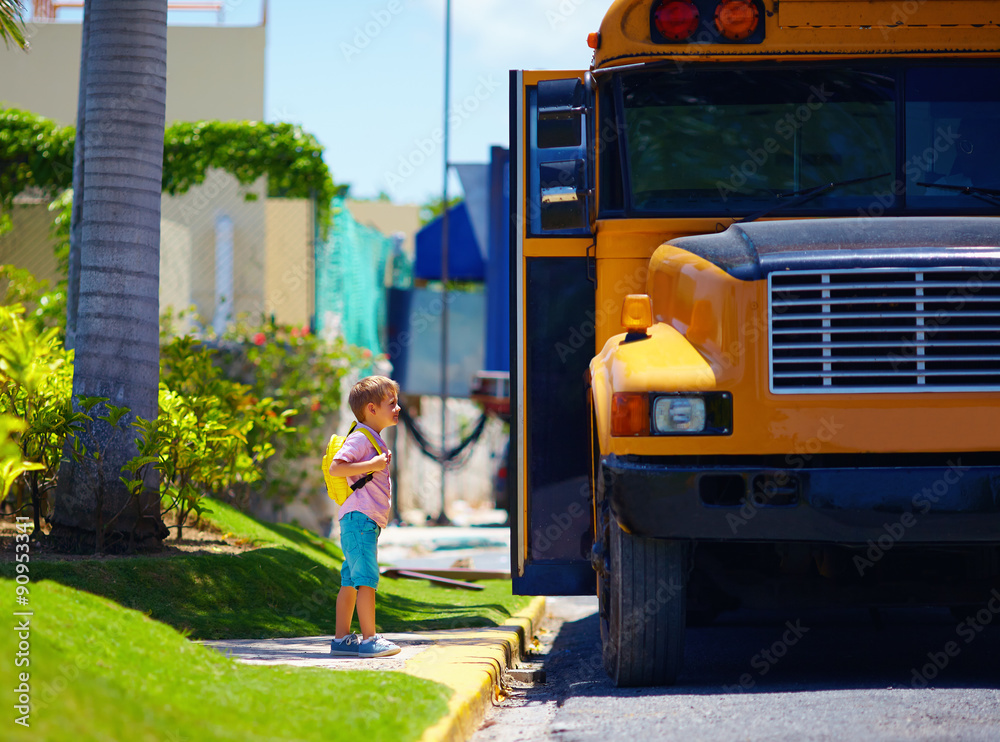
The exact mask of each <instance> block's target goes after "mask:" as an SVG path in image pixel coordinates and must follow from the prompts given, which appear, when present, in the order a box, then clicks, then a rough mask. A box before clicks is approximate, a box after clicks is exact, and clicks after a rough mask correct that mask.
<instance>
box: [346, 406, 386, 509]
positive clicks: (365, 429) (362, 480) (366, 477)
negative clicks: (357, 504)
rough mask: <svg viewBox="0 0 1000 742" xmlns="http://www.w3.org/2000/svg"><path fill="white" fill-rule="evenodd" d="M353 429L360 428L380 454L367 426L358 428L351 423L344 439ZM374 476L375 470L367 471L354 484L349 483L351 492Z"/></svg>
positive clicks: (380, 451)
mask: <svg viewBox="0 0 1000 742" xmlns="http://www.w3.org/2000/svg"><path fill="white" fill-rule="evenodd" d="M355 430H360V431H361V432H362V433H364V434H365V437H366V438H367V439H368V440H369V441H370V442H371V444H372V446H374V447H375V450H376V451H377V452H378V454H379V455H382V447H381V446H379V444H378V441H376V440H375V436H374V435H372V432H371V431H370V430H368V428H358V424H357V422H353V423H351V429H350V430H348V431H347V435H346V436H344V440H345V441H346V440H347V438H349V437H350V435H351V433H353V432H354V431H355ZM374 477H375V472H373V471H370V472H368V473H367V474H365V475H364V476H363V477H361V478H360V479H359V480H358V481H356V482H355V483H354V484H352V485H351V492H357V491H358V490H359V489H361V488H362V487H364V486H365V485H366V484H368V483H369V482H370V481H372V479H373V478H374Z"/></svg>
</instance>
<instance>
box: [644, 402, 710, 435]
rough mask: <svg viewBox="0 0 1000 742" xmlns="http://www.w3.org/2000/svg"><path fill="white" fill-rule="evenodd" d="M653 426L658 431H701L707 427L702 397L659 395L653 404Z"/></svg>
mask: <svg viewBox="0 0 1000 742" xmlns="http://www.w3.org/2000/svg"><path fill="white" fill-rule="evenodd" d="M653 428H654V430H655V431H656V432H657V433H700V432H702V431H703V430H704V429H705V400H704V399H703V398H702V397H659V398H658V399H657V400H656V402H655V403H654V404H653Z"/></svg>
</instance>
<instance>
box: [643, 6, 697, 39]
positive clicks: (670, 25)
mask: <svg viewBox="0 0 1000 742" xmlns="http://www.w3.org/2000/svg"><path fill="white" fill-rule="evenodd" d="M653 22H654V23H655V24H656V30H657V31H659V32H660V34H661V35H662V36H663V38H665V39H669V40H670V41H687V40H688V39H690V38H691V37H692V36H693V35H694V32H695V31H697V30H698V24H699V23H700V22H701V14H700V13H699V12H698V7H697V6H696V5H695V4H694V3H693V2H691V0H660V5H659V7H658V8H657V9H656V10H655V11H654V12H653Z"/></svg>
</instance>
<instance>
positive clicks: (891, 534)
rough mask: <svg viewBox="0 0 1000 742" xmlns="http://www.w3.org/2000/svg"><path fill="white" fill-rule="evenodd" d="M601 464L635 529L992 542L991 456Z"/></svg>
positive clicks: (996, 496)
mask: <svg viewBox="0 0 1000 742" xmlns="http://www.w3.org/2000/svg"><path fill="white" fill-rule="evenodd" d="M997 458H998V459H1000V455H998V457H997ZM664 461H666V462H667V463H664ZM602 464H603V467H602V468H603V471H604V476H605V480H604V481H605V492H606V493H607V494H606V496H607V497H608V499H609V501H610V505H611V511H612V513H613V514H614V516H615V519H616V520H617V521H618V522H619V523H620V524H621V525H622V527H623V528H624V529H625V530H627V531H628V532H630V533H633V534H635V535H638V536H648V537H657V538H676V539H704V540H721V541H733V540H738V541H764V542H770V541H808V542H826V543H840V544H865V543H867V542H868V541H869V540H872V541H878V540H879V539H880V538H882V539H885V538H886V537H888V538H891V539H892V540H893V541H905V542H907V543H951V544H966V543H997V544H1000V465H981V464H980V465H965V464H963V463H962V456H961V454H955V455H954V457H953V458H951V459H949V461H948V463H947V464H944V465H938V466H920V467H912V466H907V467H892V466H861V467H826V468H809V469H796V470H782V469H775V468H767V467H764V466H761V467H755V466H752V465H750V466H748V465H739V466H725V465H721V466H712V467H705V466H690V465H687V464H681V465H673V464H671V463H670V462H669V460H665V459H656V460H640V459H637V458H635V457H627V458H623V457H616V456H609V457H607V458H605V459H604V460H603V462H602Z"/></svg>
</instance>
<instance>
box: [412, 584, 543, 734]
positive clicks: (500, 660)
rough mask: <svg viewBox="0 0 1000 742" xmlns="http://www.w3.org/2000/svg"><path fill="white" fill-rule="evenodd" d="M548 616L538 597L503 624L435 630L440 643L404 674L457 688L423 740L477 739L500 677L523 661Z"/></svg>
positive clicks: (540, 598) (415, 658)
mask: <svg viewBox="0 0 1000 742" xmlns="http://www.w3.org/2000/svg"><path fill="white" fill-rule="evenodd" d="M544 615H545V598H543V597H541V596H539V597H536V598H535V599H534V600H532V601H531V603H530V604H529V605H528V607H527V608H525V609H524V610H522V611H518V612H517V613H515V614H514V615H513V616H511V617H510V618H509V619H507V621H506V622H505V623H504V624H503V625H502V626H497V627H495V628H489V629H460V630H456V631H453V632H435V634H436V635H437V636H438V637H439V638H438V640H437V642H436V643H435V644H434V646H433V647H430V648H429V649H426V650H424V651H423V652H421V653H420V654H418V655H417V656H416V657H414V658H413V659H411V660H410V661H408V662H407V663H406V669H405V672H407V673H409V674H410V675H416V676H417V677H421V678H426V679H428V680H433V681H435V682H438V683H441V684H443V685H447V686H448V687H449V688H451V689H452V690H453V691H454V692H453V693H452V696H451V700H450V701H449V703H448V713H447V714H445V715H444V717H442V718H441V719H440V721H438V722H437V724H435V725H434V726H432V727H430V728H428V729H427V730H426V731H425V732H424V735H423V736H422V737H421V738H420V742H465V740H468V739H469V738H470V737H472V735H473V733H474V732H475V731H476V730H477V729H478V728H479V725H480V724H481V723H482V721H483V718H485V716H486V711H487V709H488V708H489V707H490V705H491V704H492V703H493V697H494V696H493V694H494V692H495V689H496V688H498V687H499V685H500V677H501V675H503V672H504V670H506V669H508V668H510V667H512V666H513V665H515V664H517V662H518V661H519V660H520V658H521V651H522V647H527V646H529V645H530V643H531V640H532V637H533V636H534V634H535V632H536V631H537V630H538V627H539V626H540V625H541V622H542V618H543V617H544Z"/></svg>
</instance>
